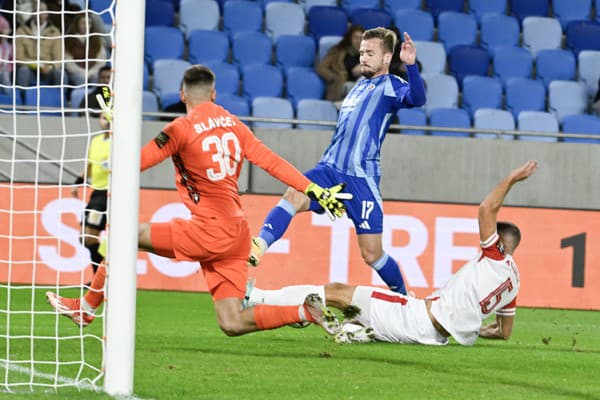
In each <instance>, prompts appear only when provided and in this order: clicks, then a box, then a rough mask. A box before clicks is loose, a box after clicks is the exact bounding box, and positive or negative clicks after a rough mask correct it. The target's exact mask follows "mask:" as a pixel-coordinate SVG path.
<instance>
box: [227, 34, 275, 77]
mask: <svg viewBox="0 0 600 400" xmlns="http://www.w3.org/2000/svg"><path fill="white" fill-rule="evenodd" d="M232 46H233V61H234V62H235V63H236V64H237V65H238V67H239V68H240V70H241V69H242V68H244V67H245V66H247V65H252V64H271V59H272V57H273V44H272V42H271V39H270V38H269V37H268V36H267V35H265V34H264V33H261V32H240V33H238V34H236V35H234V37H233V44H232Z"/></svg>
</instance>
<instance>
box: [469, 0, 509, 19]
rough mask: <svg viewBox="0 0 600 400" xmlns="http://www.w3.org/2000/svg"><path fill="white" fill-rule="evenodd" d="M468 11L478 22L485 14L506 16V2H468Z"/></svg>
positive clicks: (481, 0)
mask: <svg viewBox="0 0 600 400" xmlns="http://www.w3.org/2000/svg"><path fill="white" fill-rule="evenodd" d="M468 3H469V11H470V12H471V13H472V14H475V18H477V22H480V21H481V19H482V17H483V16H484V15H485V14H489V15H493V14H506V0H469V1H468Z"/></svg>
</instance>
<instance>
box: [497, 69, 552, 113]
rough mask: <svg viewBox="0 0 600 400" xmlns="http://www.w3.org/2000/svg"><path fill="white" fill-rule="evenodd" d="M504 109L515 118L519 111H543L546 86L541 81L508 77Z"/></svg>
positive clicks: (544, 108)
mask: <svg viewBox="0 0 600 400" xmlns="http://www.w3.org/2000/svg"><path fill="white" fill-rule="evenodd" d="M506 109H507V110H508V111H511V112H512V114H513V116H514V117H515V118H517V117H518V115H519V113H521V111H545V110H546V87H545V86H544V84H543V83H542V82H541V81H538V80H533V79H527V78H510V79H508V80H507V81H506Z"/></svg>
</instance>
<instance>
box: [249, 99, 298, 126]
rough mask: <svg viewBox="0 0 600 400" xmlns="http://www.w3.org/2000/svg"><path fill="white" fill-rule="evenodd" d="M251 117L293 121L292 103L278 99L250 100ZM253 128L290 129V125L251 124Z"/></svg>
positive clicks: (272, 123)
mask: <svg viewBox="0 0 600 400" xmlns="http://www.w3.org/2000/svg"><path fill="white" fill-rule="evenodd" d="M252 116H253V117H261V118H287V119H294V109H293V107H292V103H290V101H289V100H287V99H282V98H279V97H256V98H255V99H254V100H252ZM252 126H253V127H254V128H272V129H276V128H280V129H291V128H292V124H291V123H283V122H253V123H252Z"/></svg>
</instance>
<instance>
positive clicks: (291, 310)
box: [254, 304, 313, 330]
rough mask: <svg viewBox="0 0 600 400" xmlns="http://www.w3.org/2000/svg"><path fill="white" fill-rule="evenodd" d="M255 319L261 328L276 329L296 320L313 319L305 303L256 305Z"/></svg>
mask: <svg viewBox="0 0 600 400" xmlns="http://www.w3.org/2000/svg"><path fill="white" fill-rule="evenodd" d="M254 321H255V322H256V326H258V328H259V329H260V330H267V329H275V328H279V327H280V326H284V325H290V324H295V323H296V322H305V321H311V322H313V321H312V318H311V317H310V314H309V313H308V312H307V311H306V309H305V307H304V305H300V306H270V305H264V304H261V305H257V306H254Z"/></svg>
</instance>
